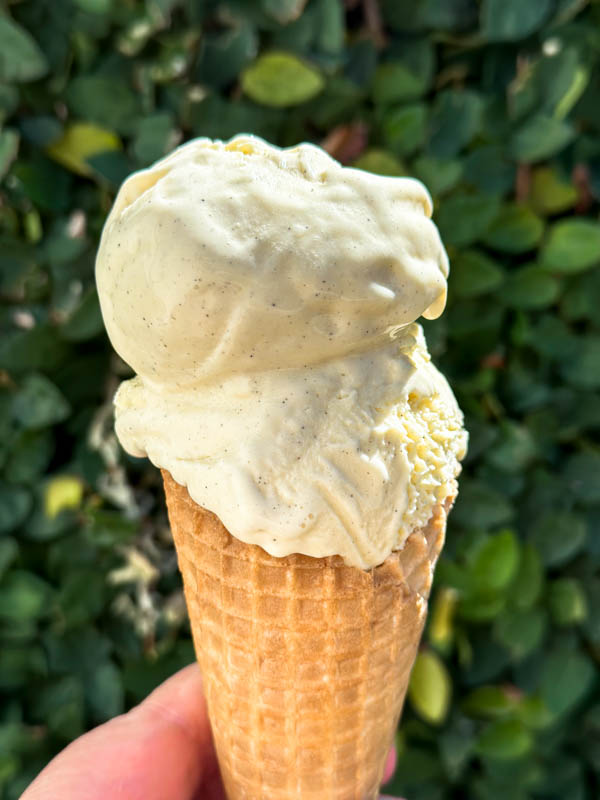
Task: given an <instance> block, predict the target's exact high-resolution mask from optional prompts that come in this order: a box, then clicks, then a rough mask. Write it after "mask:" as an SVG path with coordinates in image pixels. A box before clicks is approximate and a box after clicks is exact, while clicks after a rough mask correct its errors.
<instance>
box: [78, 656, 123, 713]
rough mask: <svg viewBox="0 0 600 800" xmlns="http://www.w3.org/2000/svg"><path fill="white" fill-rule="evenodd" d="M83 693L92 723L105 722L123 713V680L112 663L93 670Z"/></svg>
mask: <svg viewBox="0 0 600 800" xmlns="http://www.w3.org/2000/svg"><path fill="white" fill-rule="evenodd" d="M85 691H86V699H87V702H88V705H89V707H90V710H91V714H92V719H93V721H94V722H96V723H98V722H106V721H107V720H109V719H111V718H112V717H116V716H117V715H118V714H122V713H123V711H124V706H125V699H124V690H123V679H122V677H121V672H120V671H119V670H118V669H117V667H116V666H115V664H113V662H112V661H105V662H103V663H101V664H99V665H98V666H97V667H96V668H95V669H94V670H93V672H92V673H91V675H89V676H88V677H87V678H86V681H85Z"/></svg>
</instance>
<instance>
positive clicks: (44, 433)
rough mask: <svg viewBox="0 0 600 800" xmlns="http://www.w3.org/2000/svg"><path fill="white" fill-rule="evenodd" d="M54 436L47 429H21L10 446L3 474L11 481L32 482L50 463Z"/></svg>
mask: <svg viewBox="0 0 600 800" xmlns="http://www.w3.org/2000/svg"><path fill="white" fill-rule="evenodd" d="M53 453H54V437H53V435H52V432H51V431H49V430H39V431H36V430H33V431H23V432H22V433H21V434H20V436H19V437H18V438H17V439H16V441H15V444H14V445H13V447H12V448H11V452H10V455H9V457H8V460H7V462H6V469H5V474H6V477H7V479H8V480H9V481H10V482H11V483H33V482H34V481H35V480H36V479H37V478H39V477H40V475H42V474H43V473H44V472H45V471H46V468H47V466H48V464H49V463H50V459H51V458H52V455H53Z"/></svg>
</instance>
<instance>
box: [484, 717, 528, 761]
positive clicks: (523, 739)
mask: <svg viewBox="0 0 600 800" xmlns="http://www.w3.org/2000/svg"><path fill="white" fill-rule="evenodd" d="M532 746H533V738H532V736H531V733H530V732H529V731H528V730H527V728H526V727H525V725H523V723H522V722H520V721H519V720H516V719H510V720H509V719H507V720H498V722H493V723H492V724H491V725H489V726H488V727H487V728H486V729H485V730H484V731H483V733H482V734H481V736H480V737H479V739H478V741H477V745H476V748H477V752H478V753H479V754H480V755H482V756H484V758H490V759H494V760H498V761H510V760H513V759H516V758H522V757H523V756H524V755H525V754H526V753H528V752H529V751H530V750H531V748H532Z"/></svg>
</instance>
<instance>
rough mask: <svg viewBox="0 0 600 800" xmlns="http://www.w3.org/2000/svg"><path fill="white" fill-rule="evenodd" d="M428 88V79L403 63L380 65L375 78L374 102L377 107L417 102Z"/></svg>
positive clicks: (393, 62)
mask: <svg viewBox="0 0 600 800" xmlns="http://www.w3.org/2000/svg"><path fill="white" fill-rule="evenodd" d="M426 88H427V81H426V78H425V77H424V76H422V75H418V74H416V73H414V72H413V71H412V70H411V69H410V68H409V67H408V66H407V65H406V64H403V63H402V62H401V61H386V62H384V63H383V64H380V65H379V67H377V70H376V71H375V76H374V78H373V90H372V91H373V100H374V102H375V103H376V104H377V105H388V104H390V103H399V102H405V101H407V100H416V99H417V98H419V97H421V95H422V94H423V93H424V92H425V89H426Z"/></svg>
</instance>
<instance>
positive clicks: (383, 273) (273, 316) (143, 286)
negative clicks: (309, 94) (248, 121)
mask: <svg viewBox="0 0 600 800" xmlns="http://www.w3.org/2000/svg"><path fill="white" fill-rule="evenodd" d="M430 213H431V205H430V200H429V197H428V195H427V193H426V191H425V189H424V188H423V187H422V186H421V184H419V183H418V182H416V181H413V180H410V179H398V178H382V177H379V176H374V175H369V174H367V173H363V172H361V171H359V170H353V169H347V168H343V167H341V166H340V165H339V164H337V162H335V161H334V160H333V159H331V158H330V157H329V156H327V154H325V153H324V152H323V151H321V150H319V149H318V148H316V147H314V146H312V145H301V146H299V147H297V148H293V149H291V150H280V149H278V148H274V147H271V146H270V145H267V144H266V143H265V142H262V140H258V139H254V138H249V137H243V138H238V139H235V140H233V141H232V142H230V143H227V144H224V143H221V142H210V141H208V140H197V141H195V142H191V143H189V144H188V145H185V146H184V147H182V148H180V149H179V150H178V151H176V152H175V153H174V154H172V155H171V156H169V157H168V158H167V159H164V160H163V161H162V162H159V163H158V164H157V165H155V167H153V168H151V169H150V170H147V171H145V172H142V173H138V174H136V175H133V176H132V177H131V178H130V179H128V181H126V182H125V184H124V185H123V187H122V189H121V191H120V192H119V195H118V197H117V200H116V202H115V206H114V208H113V210H112V212H111V214H110V216H109V219H108V221H107V224H106V226H105V230H104V233H103V236H102V242H101V247H100V251H99V254H98V260H97V283H98V291H99V296H100V302H101V307H102V312H103V316H104V319H105V323H106V327H107V330H108V333H109V336H110V338H111V341H112V343H113V345H114V347H115V349H116V350H117V351H118V352H119V354H120V355H121V356H122V357H123V358H124V359H125V360H126V361H127V362H128V363H129V364H130V365H131V366H132V367H133V368H134V370H135V371H136V372H137V377H136V378H135V379H133V380H132V381H128V382H125V383H124V384H123V385H122V386H121V388H120V390H119V392H118V394H117V397H116V399H115V406H116V430H117V434H118V436H119V439H120V441H121V443H122V444H123V446H124V447H125V449H126V450H127V451H128V452H130V453H132V454H133V455H137V456H142V455H147V456H148V457H149V458H150V459H151V460H152V461H153V462H154V463H155V464H156V465H157V466H159V467H161V468H163V469H166V470H168V471H169V472H170V473H171V475H172V476H173V477H174V479H175V480H176V481H177V482H179V483H181V484H182V485H185V486H187V488H188V491H189V494H190V496H191V497H192V498H193V499H194V500H195V501H196V502H197V503H198V504H200V505H202V506H204V507H205V508H207V509H209V510H210V511H213V512H214V513H215V514H217V516H218V517H219V518H220V519H221V521H222V522H223V524H224V525H225V526H226V527H227V529H228V530H229V531H230V532H231V533H232V534H233V535H234V536H236V537H237V538H239V539H241V540H243V541H245V542H248V543H251V544H258V545H260V546H261V547H263V548H264V549H265V550H267V551H268V552H269V553H270V554H271V555H275V556H284V555H289V554H291V553H302V554H305V555H310V556H315V557H323V556H329V555H340V556H342V557H343V558H344V560H345V561H346V563H348V564H350V565H353V566H358V567H361V568H370V567H373V566H375V565H377V564H379V563H382V562H383V561H384V560H385V558H386V557H387V556H388V555H389V554H390V552H391V551H392V550H394V549H397V548H399V547H401V546H402V543H403V541H404V540H405V538H406V537H407V536H408V534H409V533H410V532H411V531H412V530H413V529H414V528H416V527H418V526H420V525H424V524H425V523H427V521H428V519H429V516H430V514H431V512H432V509H433V508H434V506H435V505H436V503H438V502H439V501H440V500H443V499H444V497H445V496H446V495H447V494H449V493H451V492H452V491H453V488H452V487H453V482H454V479H455V477H456V475H457V473H458V471H459V469H460V464H459V460H460V458H461V457H462V455H463V454H464V449H465V440H466V435H465V433H464V431H463V428H462V415H461V413H460V411H459V409H458V406H457V404H456V401H455V399H454V397H453V395H452V393H451V391H450V389H449V387H448V384H447V383H446V381H445V379H444V378H443V376H441V375H440V373H439V372H438V371H437V370H436V369H435V367H434V366H433V365H432V364H431V362H430V360H429V356H428V353H427V348H426V345H425V341H424V338H423V335H422V331H421V329H420V328H419V326H417V325H414V324H412V323H413V322H414V320H416V319H417V318H418V317H419V316H421V315H425V316H430V317H433V316H437V315H438V314H439V313H441V311H442V309H443V305H444V301H445V293H446V276H447V272H448V264H447V259H446V255H445V252H444V249H443V247H442V245H441V242H440V239H439V236H438V233H437V230H436V228H435V226H434V225H433V223H432V222H431V221H430V219H429V215H430Z"/></svg>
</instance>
